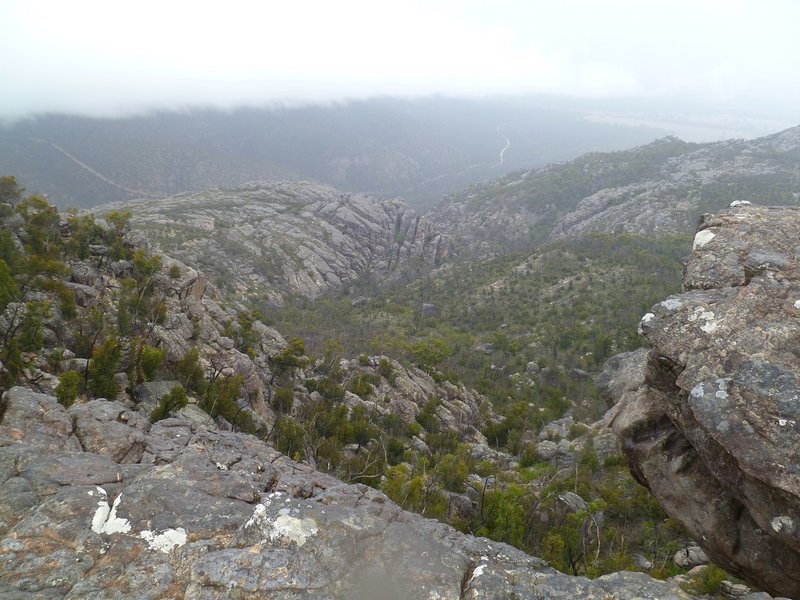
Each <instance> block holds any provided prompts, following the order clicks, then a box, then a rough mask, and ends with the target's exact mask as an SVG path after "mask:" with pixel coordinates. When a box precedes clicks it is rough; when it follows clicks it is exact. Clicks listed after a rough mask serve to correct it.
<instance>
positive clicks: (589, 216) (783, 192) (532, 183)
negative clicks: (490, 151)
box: [430, 127, 800, 255]
mask: <svg viewBox="0 0 800 600" xmlns="http://www.w3.org/2000/svg"><path fill="white" fill-rule="evenodd" d="M799 149H800V127H794V128H791V129H787V130H785V131H783V132H780V133H777V134H774V135H770V136H766V137H762V138H757V139H753V140H728V141H723V142H716V143H712V144H687V143H685V142H681V141H680V140H678V139H675V138H665V139H662V140H658V141H656V142H653V143H651V144H648V145H646V146H641V147H639V148H633V149H631V150H626V151H623V152H615V153H603V154H600V153H595V154H587V155H585V156H582V157H580V158H577V159H575V160H573V161H570V162H568V163H563V164H556V165H550V166H548V167H545V168H542V169H538V170H533V171H527V172H521V173H514V174H511V175H508V176H506V177H504V178H503V179H499V180H495V181H491V182H488V183H485V184H480V185H474V186H472V187H470V188H468V189H467V190H465V191H464V192H461V193H458V194H454V195H452V196H450V197H447V198H446V199H445V200H444V201H443V202H442V203H441V204H440V205H439V206H438V207H436V208H435V209H434V211H433V212H432V213H431V215H430V217H431V220H432V221H433V222H434V223H436V224H437V225H439V226H440V227H442V228H445V227H446V228H447V231H452V232H453V241H452V246H453V248H454V252H459V251H462V252H466V253H467V254H478V255H486V254H490V253H493V252H504V251H508V250H509V249H520V248H521V249H531V248H532V247H535V246H536V245H538V244H541V243H543V242H546V241H551V242H552V241H556V240H563V239H570V238H576V237H578V236H581V235H586V234H589V233H603V234H610V233H629V234H637V235H675V234H683V233H684V232H686V231H688V230H690V229H691V228H692V227H693V226H694V224H695V222H696V220H697V218H698V217H699V216H700V215H701V214H702V213H704V212H708V211H717V210H721V209H723V208H725V207H726V206H727V204H728V203H729V202H731V201H733V200H747V199H748V198H749V197H750V196H751V195H752V194H753V193H754V190H755V191H756V192H755V193H758V194H759V195H760V196H761V197H760V198H759V201H760V202H762V203H769V204H788V205H792V204H795V203H796V201H797V194H796V188H797V186H796V182H795V178H796V175H795V168H796V165H797V156H798V150H799Z"/></svg>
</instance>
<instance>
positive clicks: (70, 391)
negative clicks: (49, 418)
mask: <svg viewBox="0 0 800 600" xmlns="http://www.w3.org/2000/svg"><path fill="white" fill-rule="evenodd" d="M80 383H81V375H80V373H78V372H77V371H67V372H66V373H64V374H63V375H61V378H60V380H59V382H58V385H57V386H56V398H57V399H58V402H59V404H61V405H62V406H64V407H65V408H69V407H70V406H72V405H73V403H74V402H75V399H76V398H77V397H78V387H79V386H80Z"/></svg>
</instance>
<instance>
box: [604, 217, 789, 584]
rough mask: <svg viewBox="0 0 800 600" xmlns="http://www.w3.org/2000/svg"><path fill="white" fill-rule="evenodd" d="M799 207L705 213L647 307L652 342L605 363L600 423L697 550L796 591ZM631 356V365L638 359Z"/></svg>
mask: <svg viewBox="0 0 800 600" xmlns="http://www.w3.org/2000/svg"><path fill="white" fill-rule="evenodd" d="M798 240H800V211H798V210H797V209H792V208H780V209H770V208H758V207H755V206H749V205H742V204H740V205H738V206H735V207H732V208H731V209H729V210H727V211H725V212H722V213H720V214H718V215H706V216H704V218H703V219H702V221H701V224H700V230H699V231H698V233H697V235H696V237H695V243H694V249H693V252H692V255H691V257H690V258H689V261H688V264H687V266H686V275H685V279H684V289H685V292H684V293H683V294H681V295H678V296H673V297H670V298H668V299H666V300H664V301H663V302H661V303H659V304H657V305H656V306H654V307H653V309H652V312H650V313H648V314H647V315H645V316H644V317H643V318H642V322H641V330H642V332H643V334H644V336H645V337H646V338H647V340H648V341H649V342H650V344H651V345H652V351H650V352H649V354H644V353H638V354H637V355H636V356H635V358H636V360H637V364H636V365H632V364H631V363H630V362H629V363H628V365H627V367H626V368H625V371H624V372H623V370H621V369H619V368H615V367H614V365H609V370H610V371H614V374H608V376H607V377H608V379H609V380H611V381H613V382H614V383H613V385H608V386H607V387H608V388H609V389H611V390H612V392H613V391H614V390H616V392H617V399H618V400H619V404H618V405H617V406H615V407H614V409H612V411H613V412H612V414H610V416H609V420H610V421H612V424H613V427H614V430H615V432H616V433H617V434H618V435H619V437H620V438H621V442H622V448H623V451H624V452H625V454H626V456H627V457H628V459H629V461H630V463H631V469H632V472H633V473H634V476H635V477H636V478H637V479H638V480H639V481H640V482H641V483H643V484H644V485H646V486H648V487H649V488H650V490H651V491H652V492H653V494H654V495H655V496H656V497H657V498H658V500H659V502H660V503H661V505H662V506H663V507H664V509H665V510H666V511H667V512H668V513H669V514H670V516H672V517H673V518H674V519H676V520H678V521H679V522H681V523H682V524H683V525H684V526H685V527H686V528H687V530H688V531H689V532H690V533H691V534H692V536H693V537H694V538H695V540H696V541H697V542H698V543H699V544H700V546H701V547H702V548H703V550H704V551H705V552H706V553H707V554H708V556H709V557H710V558H711V559H712V560H713V561H714V562H716V563H718V564H719V565H721V566H722V567H724V568H725V569H726V570H728V571H729V572H731V573H733V574H736V575H739V576H741V577H742V578H744V579H746V580H748V581H750V582H753V583H754V584H755V585H757V586H758V587H760V588H762V589H765V590H767V591H769V592H771V593H777V594H779V595H784V596H789V597H793V598H800V443H798V439H800V436H799V435H798V434H800V400H799V398H800V382H799V379H800V362H799V361H798V344H797V340H798V338H799V337H800V281H799V280H800V246H799V245H798ZM637 365H638V366H637Z"/></svg>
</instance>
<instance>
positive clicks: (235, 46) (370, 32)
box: [0, 0, 800, 123]
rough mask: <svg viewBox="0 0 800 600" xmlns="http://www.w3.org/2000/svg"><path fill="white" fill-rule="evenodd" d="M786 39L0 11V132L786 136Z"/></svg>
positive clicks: (791, 53)
mask: <svg viewBox="0 0 800 600" xmlns="http://www.w3.org/2000/svg"><path fill="white" fill-rule="evenodd" d="M798 22H800V4H797V3H794V2H790V1H786V0H784V1H780V0H767V1H760V2H758V3H756V2H752V1H726V2H720V1H716V0H714V1H711V0H705V1H695V2H685V1H673V2H667V1H652V2H635V1H633V0H609V1H607V2H602V3H600V2H590V1H587V0H571V1H567V2H561V3H558V4H557V5H556V4H555V3H545V2H523V1H518V0H501V1H494V2H488V1H485V0H473V1H461V2H455V1H454V0H439V1H437V2H422V1H419V0H412V1H410V2H408V3H404V4H403V5H402V7H400V6H399V5H388V4H386V3H381V2H364V1H361V0H343V1H342V2H338V3H335V4H331V3H323V2H313V1H305V2H303V1H299V2H294V3H292V4H291V5H285V4H280V5H278V4H275V3H256V2H243V1H239V2H236V1H234V2H231V3H228V4H227V5H226V7H225V9H224V10H222V9H221V8H220V7H219V5H217V4H210V3H196V2H195V3H189V2H185V1H183V0H181V1H174V2H169V3H165V4H163V5H159V4H157V3H155V2H153V1H150V0H145V1H143V2H139V3H137V4H136V5H133V6H128V5H122V4H117V3H106V2H100V1H98V0H91V1H78V2H73V3H57V2H47V1H42V2H30V1H27V2H22V1H18V0H7V1H6V2H4V3H3V4H2V5H0V52H2V54H3V56H5V57H11V59H10V60H4V61H3V62H2V64H0V76H2V78H3V79H2V80H3V82H4V85H3V87H4V93H3V94H2V96H0V119H2V120H6V121H8V120H13V119H18V118H22V117H26V116H31V115H35V114H41V113H53V112H58V113H69V114H80V115H86V116H102V117H110V116H112V117H113V116H127V115H135V114H142V113H147V112H152V111H158V110H181V109H186V108H187V107H203V108H207V107H208V108H218V109H232V108H236V107H240V106H280V105H290V106H291V105H298V104H300V105H302V104H311V103H320V102H337V101H338V102H341V101H352V100H357V99H361V98H370V97H375V96H399V97H411V98H413V97H421V96H429V95H447V96H454V97H481V96H491V95H550V96H553V97H556V98H557V97H567V98H577V99H588V100H591V101H595V102H612V103H613V102H615V101H619V102H634V103H636V102H639V103H641V104H642V105H648V106H649V105H655V104H663V105H665V106H667V107H669V106H672V105H674V106H678V105H684V106H700V107H717V108H718V112H720V113H725V112H728V113H731V114H739V115H750V116H751V117H753V118H763V119H764V120H765V121H769V120H770V119H772V120H774V121H775V122H776V123H778V122H780V123H793V122H800V110H798V108H797V107H798V106H800V80H798V79H797V78H796V77H795V76H794V70H795V69H796V65H797V64H800V41H798V40H797V38H796V36H795V35H794V31H793V29H794V26H795V24H796V23H798ZM673 112H674V110H673Z"/></svg>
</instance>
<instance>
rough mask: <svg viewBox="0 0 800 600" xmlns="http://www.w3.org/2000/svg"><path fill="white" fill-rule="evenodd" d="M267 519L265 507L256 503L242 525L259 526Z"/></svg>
mask: <svg viewBox="0 0 800 600" xmlns="http://www.w3.org/2000/svg"><path fill="white" fill-rule="evenodd" d="M266 521H267V507H266V506H264V505H263V504H256V507H255V509H254V510H253V514H252V515H250V518H249V519H247V521H246V522H245V524H244V526H245V528H250V527H253V526H254V525H255V526H260V525H264V524H266Z"/></svg>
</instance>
